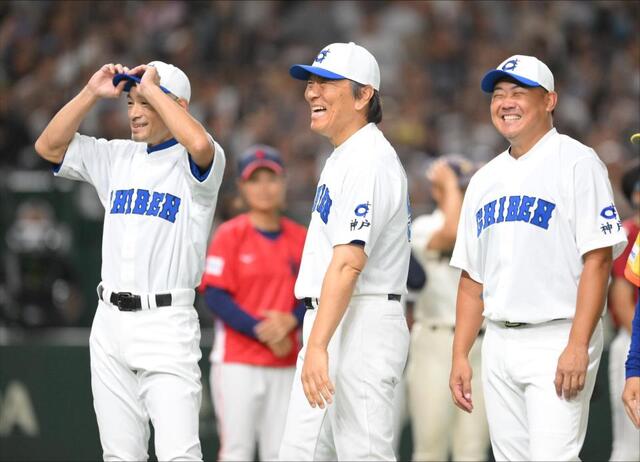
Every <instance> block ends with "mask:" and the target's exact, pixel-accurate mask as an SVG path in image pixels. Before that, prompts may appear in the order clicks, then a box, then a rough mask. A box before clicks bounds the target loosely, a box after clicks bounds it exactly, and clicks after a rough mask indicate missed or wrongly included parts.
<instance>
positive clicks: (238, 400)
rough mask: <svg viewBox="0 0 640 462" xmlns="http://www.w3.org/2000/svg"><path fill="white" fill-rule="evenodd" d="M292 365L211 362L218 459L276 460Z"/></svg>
mask: <svg viewBox="0 0 640 462" xmlns="http://www.w3.org/2000/svg"><path fill="white" fill-rule="evenodd" d="M294 373H295V369H294V368H293V367H265V366H254V365H249V364H237V363H214V364H212V365H211V372H210V380H211V381H210V383H211V396H212V398H213V406H214V409H215V412H216V419H217V422H216V424H217V428H218V436H219V439H220V451H219V453H218V460H219V461H221V462H223V461H249V460H253V458H254V455H255V450H256V442H257V443H258V450H259V457H260V460H277V459H278V450H279V449H280V443H281V442H282V433H283V432H284V424H285V419H286V417H287V406H288V403H289V394H290V393H291V383H292V382H293V375H294Z"/></svg>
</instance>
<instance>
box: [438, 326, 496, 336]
mask: <svg viewBox="0 0 640 462" xmlns="http://www.w3.org/2000/svg"><path fill="white" fill-rule="evenodd" d="M429 329H431V330H450V331H451V333H452V334H453V333H455V332H456V327H455V326H438V325H432V326H429ZM482 335H484V327H482V328H481V329H480V330H479V331H478V336H479V337H480V336H482Z"/></svg>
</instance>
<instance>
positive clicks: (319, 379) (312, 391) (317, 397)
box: [302, 345, 335, 409]
mask: <svg viewBox="0 0 640 462" xmlns="http://www.w3.org/2000/svg"><path fill="white" fill-rule="evenodd" d="M302 388H303V389H304V394H305V396H306V397H307V400H308V401H309V404H310V405H311V407H313V408H315V407H316V406H318V407H319V408H320V409H324V406H325V403H326V404H331V403H332V402H333V398H332V395H333V394H334V393H335V389H334V387H333V383H331V380H330V379H329V353H327V350H326V348H321V347H318V346H313V345H307V351H306V353H305V356H304V365H303V366H302Z"/></svg>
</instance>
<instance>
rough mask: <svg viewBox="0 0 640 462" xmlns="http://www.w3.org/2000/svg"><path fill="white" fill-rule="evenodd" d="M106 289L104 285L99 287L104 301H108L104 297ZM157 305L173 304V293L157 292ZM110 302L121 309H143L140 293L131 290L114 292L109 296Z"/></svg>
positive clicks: (99, 292)
mask: <svg viewBox="0 0 640 462" xmlns="http://www.w3.org/2000/svg"><path fill="white" fill-rule="evenodd" d="M103 294H104V289H103V287H102V286H99V287H98V296H99V297H100V300H102V301H103V302H104V301H106V300H105V299H104V297H103ZM155 298H156V306H159V307H160V306H171V294H156V296H155ZM109 302H111V304H112V305H113V306H117V307H118V309H119V310H120V311H138V310H141V309H142V302H141V301H140V295H135V294H132V293H131V292H112V293H111V296H110V297H109Z"/></svg>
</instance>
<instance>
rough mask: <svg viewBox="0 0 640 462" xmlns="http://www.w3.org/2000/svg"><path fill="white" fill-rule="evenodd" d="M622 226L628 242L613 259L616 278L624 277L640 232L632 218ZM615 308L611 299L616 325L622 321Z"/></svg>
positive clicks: (612, 314) (610, 308)
mask: <svg viewBox="0 0 640 462" xmlns="http://www.w3.org/2000/svg"><path fill="white" fill-rule="evenodd" d="M622 226H624V229H625V232H626V233H627V240H628V243H627V246H626V247H625V249H624V252H622V253H621V254H620V256H619V257H618V258H616V259H615V260H614V261H613V267H612V270H611V274H612V276H613V277H614V278H623V279H624V267H625V266H626V265H627V259H628V258H629V253H631V248H632V247H633V242H634V239H635V236H636V235H637V234H638V231H640V227H638V225H636V223H635V221H634V220H633V219H632V218H630V219H628V220H625V221H624V222H623V223H622ZM634 294H635V295H634V297H635V301H636V302H637V301H638V292H637V291H634ZM614 310H615V306H612V304H611V301H609V313H611V317H612V319H613V323H614V324H615V325H616V326H619V325H620V321H619V320H618V317H617V316H616V314H615V311H614Z"/></svg>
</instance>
